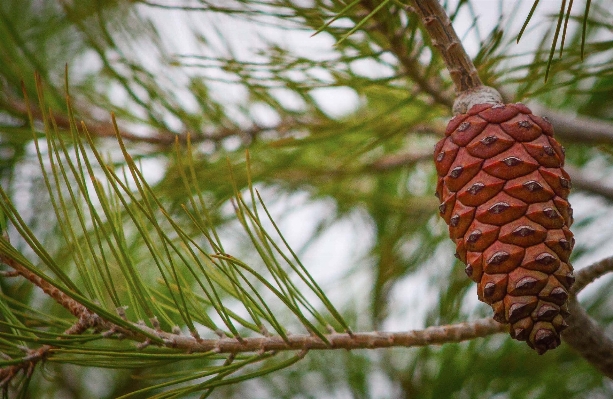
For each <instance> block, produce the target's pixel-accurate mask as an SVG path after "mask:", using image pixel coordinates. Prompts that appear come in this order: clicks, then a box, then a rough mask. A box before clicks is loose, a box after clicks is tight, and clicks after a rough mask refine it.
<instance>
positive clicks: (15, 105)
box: [6, 99, 298, 147]
mask: <svg viewBox="0 0 613 399" xmlns="http://www.w3.org/2000/svg"><path fill="white" fill-rule="evenodd" d="M6 107H7V108H8V109H7V110H8V111H9V112H11V113H13V114H16V115H19V116H21V117H25V118H27V115H28V106H27V104H26V103H24V102H21V101H17V100H15V99H10V100H8V102H7V104H6ZM29 108H30V111H31V112H32V117H33V118H34V119H35V120H37V121H42V120H43V112H42V111H41V110H40V109H39V108H37V107H33V106H32V105H30V107H29ZM53 119H54V121H55V123H56V124H57V126H58V127H59V128H62V129H66V130H70V118H69V117H68V116H67V115H63V114H58V113H55V114H53ZM86 124H87V130H88V131H89V132H90V133H91V134H92V136H95V137H112V138H115V137H116V135H115V127H114V125H113V123H111V122H103V121H99V120H95V119H88V120H87V123H86ZM297 124H298V123H295V122H294V121H290V120H285V121H281V122H280V123H279V124H277V125H274V126H258V125H253V126H251V127H250V128H247V129H233V128H224V127H222V128H219V129H218V130H217V131H215V132H212V133H197V134H191V135H190V141H191V142H192V143H199V142H204V141H212V142H219V141H221V140H223V139H225V138H228V137H232V136H239V137H241V138H244V139H246V140H247V141H248V142H250V141H252V140H253V139H254V138H255V137H256V136H258V135H260V134H262V133H264V132H270V131H279V132H285V131H287V130H289V129H291V128H292V127H293V126H295V125H297ZM119 134H120V136H121V138H122V139H123V140H126V141H132V142H139V143H148V144H154V145H158V146H162V147H167V146H171V145H173V144H174V143H175V141H177V140H178V141H179V143H185V142H187V137H188V133H187V132H182V133H175V132H171V131H167V130H158V131H151V132H148V133H146V134H136V133H133V132H130V131H128V130H126V129H120V131H119Z"/></svg>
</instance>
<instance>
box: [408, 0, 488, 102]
mask: <svg viewBox="0 0 613 399" xmlns="http://www.w3.org/2000/svg"><path fill="white" fill-rule="evenodd" d="M412 3H413V9H414V10H415V12H416V13H417V14H418V15H419V16H420V18H421V20H422V22H423V24H424V27H425V28H426V30H427V31H428V34H429V35H430V37H431V38H432V44H433V45H434V46H435V47H436V48H438V50H439V51H440V52H441V55H442V56H443V60H444V61H445V65H446V66H447V70H448V71H449V74H450V75H451V79H452V80H453V84H454V85H455V89H456V93H462V92H465V91H468V90H471V89H475V88H477V87H480V86H483V83H482V82H481V79H480V78H479V74H478V72H477V68H475V65H474V64H473V62H472V60H471V59H470V57H469V56H468V54H467V53H466V50H464V47H463V46H462V42H461V41H460V39H459V38H458V35H457V34H456V32H455V30H454V29H453V26H452V25H451V20H450V19H449V17H448V16H447V12H446V11H445V9H444V8H443V6H442V5H441V4H440V3H439V1H438V0H413V1H412Z"/></svg>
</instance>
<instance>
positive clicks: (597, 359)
mask: <svg viewBox="0 0 613 399" xmlns="http://www.w3.org/2000/svg"><path fill="white" fill-rule="evenodd" d="M0 260H1V261H2V262H3V263H5V264H7V265H8V266H10V267H11V268H13V269H14V270H15V271H17V273H19V274H20V275H22V276H23V277H25V278H26V279H28V280H29V281H30V282H31V283H33V284H34V285H36V286H38V287H39V288H41V289H42V290H43V291H44V292H45V293H46V294H47V295H49V296H50V297H52V298H53V299H54V300H55V301H56V302H57V303H59V304H60V305H62V306H63V307H64V308H66V309H67V310H69V311H70V312H71V313H72V314H73V315H75V316H76V317H78V319H79V321H78V322H77V323H75V325H73V326H72V327H71V328H70V329H68V330H66V332H65V334H72V335H74V334H81V333H83V332H85V331H87V330H88V329H90V328H95V329H96V330H99V331H110V332H111V333H116V332H121V333H122V334H123V335H124V336H125V337H128V338H130V339H132V340H134V341H136V342H141V343H143V342H146V343H147V345H160V344H158V343H151V342H150V340H149V339H148V335H149V336H150V335H154V336H157V337H159V338H160V339H161V340H162V342H163V345H164V346H166V347H170V348H175V349H180V350H184V351H186V352H190V353H192V352H215V353H230V354H236V353H241V352H268V351H283V350H302V351H308V350H334V349H347V350H351V349H375V348H389V347H415V346H426V345H436V344H445V343H451V342H461V341H466V340H470V339H474V338H479V337H486V336H489V335H492V334H497V333H501V332H505V331H507V330H508V326H507V325H504V324H500V323H498V322H496V321H494V320H493V319H491V318H485V319H479V320H476V321H473V322H466V323H459V324H452V325H445V326H434V327H428V328H426V329H424V330H413V331H407V332H361V333H356V332H352V333H331V334H327V335H326V336H325V338H326V340H327V342H326V341H323V340H322V339H321V338H319V337H317V336H314V335H311V334H296V335H289V336H288V337H287V339H283V338H282V337H280V336H264V337H245V338H242V337H241V338H220V339H200V338H195V337H192V336H185V335H180V334H175V333H168V332H165V331H161V330H160V329H159V328H151V327H148V326H146V325H144V324H142V323H131V324H132V326H133V329H131V330H126V329H125V328H122V327H119V326H116V325H115V324H113V323H111V322H109V321H106V320H104V319H102V318H101V317H99V316H98V315H96V314H95V313H94V312H92V311H91V310H89V309H87V308H86V307H85V306H84V305H82V304H80V303H78V302H77V301H75V300H74V299H73V298H70V297H69V296H68V295H66V294H65V293H64V292H62V291H60V290H59V289H57V288H56V287H54V286H53V285H51V284H50V283H49V282H47V281H46V280H44V279H42V278H40V277H38V276H36V275H35V274H34V273H32V272H30V271H29V270H28V269H27V268H25V267H24V266H23V265H20V264H19V263H17V262H15V261H14V260H12V259H11V258H9V257H7V256H6V255H3V256H1V259H0ZM612 270H613V258H609V259H605V260H603V261H601V262H599V263H596V264H594V265H592V266H590V267H588V268H585V269H582V270H580V271H578V272H577V282H578V283H577V285H576V289H575V292H578V291H579V290H580V289H582V288H583V286H585V284H588V283H589V282H591V281H593V280H594V279H595V278H597V277H599V276H601V275H603V274H604V273H606V272H609V271H612ZM571 306H572V307H573V309H571V310H572V312H573V317H571V318H569V320H568V323H569V325H570V327H569V328H568V330H567V331H566V332H565V334H564V335H563V337H564V339H565V341H566V342H567V343H568V344H569V345H570V346H572V347H573V348H575V349H576V350H577V351H579V353H580V354H581V355H582V356H584V357H585V358H586V359H587V360H588V361H590V362H591V363H592V364H594V366H595V367H596V368H598V369H599V370H600V371H602V372H603V373H604V374H605V375H607V376H609V377H611V376H612V375H613V374H611V370H612V369H611V363H612V360H611V359H613V356H611V357H609V358H607V357H606V356H601V355H600V354H599V353H606V354H609V353H611V354H613V342H611V340H610V339H609V338H608V337H607V336H606V335H605V334H604V332H602V330H601V329H599V327H598V326H597V324H596V323H595V322H594V321H593V320H592V319H591V318H590V317H589V316H588V315H587V314H586V313H585V311H584V310H583V309H581V307H580V306H579V305H578V304H577V303H574V302H573V303H572V304H571ZM585 323H588V324H585ZM584 325H587V326H588V327H589V335H590V336H586V333H585V331H588V330H586V329H585V328H584V327H583V326H584ZM609 344H610V345H609ZM594 345H597V346H594ZM145 346H146V345H142V347H143V348H144V347H145ZM594 348H597V350H596V349H594ZM51 349H53V346H50V345H44V346H43V347H41V348H38V349H37V350H35V351H32V353H28V356H26V357H25V358H24V361H23V362H21V363H19V364H16V365H12V366H9V367H5V368H3V369H0V385H6V384H8V382H10V380H11V379H12V378H13V377H14V376H15V375H17V374H18V372H19V371H21V370H26V371H27V372H31V370H32V369H33V367H34V365H35V364H36V363H37V362H40V361H42V360H44V359H45V358H46V356H47V353H48V352H49V351H50V350H51ZM607 356H608V355H607ZM612 378H613V377H612Z"/></svg>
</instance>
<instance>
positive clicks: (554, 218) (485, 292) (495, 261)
mask: <svg viewBox="0 0 613 399" xmlns="http://www.w3.org/2000/svg"><path fill="white" fill-rule="evenodd" d="M445 136H446V137H445V138H444V139H442V140H441V141H439V142H438V144H437V145H436V147H435V151H434V159H435V164H436V170H437V172H438V176H439V177H438V185H437V190H436V195H437V197H438V198H439V199H440V201H441V204H440V207H439V209H440V214H441V216H442V217H443V218H444V219H445V222H447V224H448V225H449V235H450V236H451V239H452V240H454V242H455V243H456V248H457V252H456V256H457V257H458V258H459V259H460V260H461V261H462V262H464V263H465V264H466V265H467V266H466V269H465V270H466V274H467V275H468V277H470V278H471V279H472V280H474V281H475V282H477V283H478V291H477V292H478V296H479V300H481V301H483V302H485V303H487V304H489V305H490V306H491V307H492V309H493V310H494V319H495V320H497V321H498V322H500V323H510V325H511V326H510V327H511V328H510V333H511V337H513V338H514V339H517V340H520V341H527V343H528V345H529V346H530V347H531V348H534V349H535V350H536V351H537V352H538V353H539V354H542V353H545V352H546V351H547V350H549V349H553V348H555V347H557V346H558V345H559V344H560V332H561V331H562V330H564V329H565V328H566V327H567V324H566V322H565V321H564V319H565V318H566V317H567V316H568V304H567V299H568V295H569V294H568V293H569V290H570V287H571V285H572V284H573V282H574V280H575V278H574V276H573V268H572V266H571V265H570V263H569V262H568V258H569V257H570V253H571V251H572V248H573V245H574V238H573V234H572V233H571V232H570V230H569V229H568V227H569V226H570V225H571V223H572V209H571V207H570V204H569V203H568V201H567V197H568V194H569V191H570V178H569V176H568V174H567V173H566V172H565V171H564V169H562V166H563V165H564V148H562V146H560V144H559V143H558V142H557V141H556V140H555V139H554V138H553V128H552V126H551V124H550V123H549V122H548V121H547V120H546V119H544V118H541V117H538V116H535V115H533V114H532V112H531V111H530V109H528V108H527V107H526V106H525V105H523V104H479V105H474V106H473V107H472V108H470V110H469V111H468V113H466V114H460V115H456V116H455V117H453V118H452V119H451V121H450V122H449V124H448V126H447V130H446V132H445Z"/></svg>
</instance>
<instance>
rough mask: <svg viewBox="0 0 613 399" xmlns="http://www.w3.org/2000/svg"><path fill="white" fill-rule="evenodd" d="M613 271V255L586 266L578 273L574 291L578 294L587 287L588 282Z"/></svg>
mask: <svg viewBox="0 0 613 399" xmlns="http://www.w3.org/2000/svg"><path fill="white" fill-rule="evenodd" d="M611 272H613V256H610V257H608V258H604V259H603V260H600V261H598V262H596V263H593V264H591V265H589V266H587V267H584V268H583V269H581V270H579V271H578V272H577V273H576V276H575V284H573V288H572V293H573V294H575V295H577V294H578V293H579V292H581V291H582V290H583V289H584V288H585V287H587V286H588V284H590V283H592V282H594V280H596V279H597V278H599V277H602V276H604V275H605V274H607V273H611Z"/></svg>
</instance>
